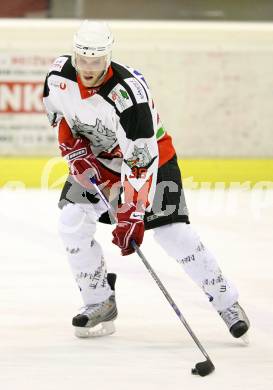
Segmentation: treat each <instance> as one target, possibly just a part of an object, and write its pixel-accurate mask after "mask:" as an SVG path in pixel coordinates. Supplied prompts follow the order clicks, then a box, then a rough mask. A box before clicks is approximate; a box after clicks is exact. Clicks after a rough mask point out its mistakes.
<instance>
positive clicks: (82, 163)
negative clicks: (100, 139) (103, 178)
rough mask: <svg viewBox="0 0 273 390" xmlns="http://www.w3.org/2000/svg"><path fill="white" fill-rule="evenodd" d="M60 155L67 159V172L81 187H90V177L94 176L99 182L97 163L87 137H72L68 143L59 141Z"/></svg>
mask: <svg viewBox="0 0 273 390" xmlns="http://www.w3.org/2000/svg"><path fill="white" fill-rule="evenodd" d="M59 147H60V150H61V153H62V156H63V157H64V158H65V159H66V160H67V162H68V165H69V173H70V174H71V175H72V176H73V178H74V179H75V180H76V181H77V182H78V183H79V184H80V185H82V186H83V187H85V188H88V189H92V185H91V183H90V178H92V177H94V176H95V177H96V180H97V181H98V182H99V181H100V180H99V179H100V173H99V166H98V165H99V164H98V161H97V160H96V158H95V156H94V154H93V153H92V150H91V147H90V141H89V140H88V139H87V138H74V139H73V140H72V141H71V140H70V142H69V143H68V142H67V143H61V144H60V146H59Z"/></svg>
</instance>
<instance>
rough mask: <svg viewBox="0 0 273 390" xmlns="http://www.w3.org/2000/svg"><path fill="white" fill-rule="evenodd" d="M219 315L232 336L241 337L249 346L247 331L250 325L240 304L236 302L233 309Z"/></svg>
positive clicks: (230, 308)
mask: <svg viewBox="0 0 273 390" xmlns="http://www.w3.org/2000/svg"><path fill="white" fill-rule="evenodd" d="M219 314H220V316H221V317H222V318H223V320H224V321H225V323H226V325H227V327H228V328H229V331H230V333H231V334H232V336H233V337H235V338H239V337H241V338H242V340H243V341H244V342H245V343H246V344H248V337H247V331H248V329H249V326H250V323H249V319H248V318H247V315H246V313H245V312H244V310H243V309H242V307H241V306H240V305H239V303H238V302H235V303H234V304H233V305H232V306H231V307H229V308H228V309H226V310H224V311H222V312H219Z"/></svg>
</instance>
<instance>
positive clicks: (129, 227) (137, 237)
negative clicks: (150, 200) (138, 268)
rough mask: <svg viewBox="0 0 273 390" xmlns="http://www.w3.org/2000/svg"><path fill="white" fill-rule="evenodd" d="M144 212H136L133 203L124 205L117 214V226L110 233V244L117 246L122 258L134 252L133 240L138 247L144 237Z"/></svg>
mask: <svg viewBox="0 0 273 390" xmlns="http://www.w3.org/2000/svg"><path fill="white" fill-rule="evenodd" d="M143 219H144V212H139V211H136V207H135V205H134V204H133V203H131V204H124V205H122V206H121V207H120V209H119V211H118V213H117V220H118V221H117V226H116V228H115V230H114V231H113V232H112V234H113V240H112V242H113V243H114V244H115V245H117V246H119V247H120V249H121V254H122V256H127V255H130V254H131V253H133V252H134V249H133V248H132V246H131V241H132V240H134V241H135V242H136V244H137V245H138V246H139V245H141V243H142V241H143V236H144V230H145V228H144V220H143Z"/></svg>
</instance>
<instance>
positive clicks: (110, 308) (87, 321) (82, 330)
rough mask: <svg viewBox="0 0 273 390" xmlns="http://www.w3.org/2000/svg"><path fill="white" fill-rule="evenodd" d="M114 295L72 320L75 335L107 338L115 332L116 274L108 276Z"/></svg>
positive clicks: (91, 306)
mask: <svg viewBox="0 0 273 390" xmlns="http://www.w3.org/2000/svg"><path fill="white" fill-rule="evenodd" d="M107 279H108V283H109V284H110V287H111V289H112V291H113V293H112V295H111V296H110V297H109V298H108V299H106V300H105V301H103V302H100V303H96V304H91V305H86V306H84V307H83V308H82V309H81V312H80V313H79V314H77V315H76V316H75V317H74V318H73V319H72V325H73V326H74V328H75V335H76V336H77V337H80V338H86V337H100V336H107V335H110V334H112V333H114V332H115V325H114V322H113V321H114V320H115V319H116V318H117V314H118V312H117V306H116V300H115V291H114V286H115V280H116V275H115V274H108V275H107Z"/></svg>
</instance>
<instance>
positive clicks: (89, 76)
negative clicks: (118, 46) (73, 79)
mask: <svg viewBox="0 0 273 390" xmlns="http://www.w3.org/2000/svg"><path fill="white" fill-rule="evenodd" d="M106 64H107V57H106V56H103V57H94V58H92V57H86V56H81V55H79V54H77V55H76V68H77V72H78V73H79V75H80V78H81V81H82V83H83V85H84V86H85V87H94V86H96V85H97V84H98V83H99V82H101V81H102V80H101V76H102V75H103V73H104V71H105V69H106Z"/></svg>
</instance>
